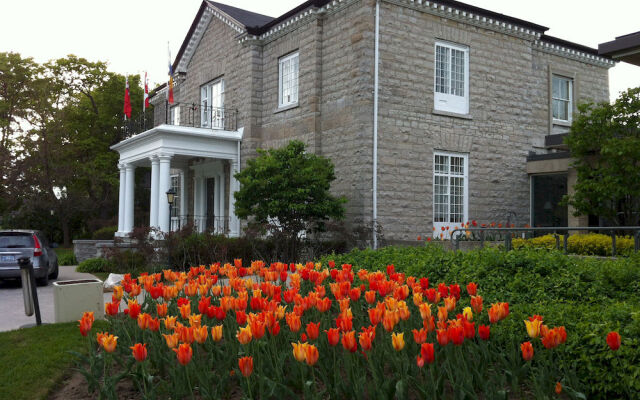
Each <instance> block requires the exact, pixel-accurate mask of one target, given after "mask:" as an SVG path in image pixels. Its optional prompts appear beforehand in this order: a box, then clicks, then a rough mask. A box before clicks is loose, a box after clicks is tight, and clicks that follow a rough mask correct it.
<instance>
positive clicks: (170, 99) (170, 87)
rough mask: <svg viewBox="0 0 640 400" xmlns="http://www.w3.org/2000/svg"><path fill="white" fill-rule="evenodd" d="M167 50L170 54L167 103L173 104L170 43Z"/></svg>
mask: <svg viewBox="0 0 640 400" xmlns="http://www.w3.org/2000/svg"><path fill="white" fill-rule="evenodd" d="M167 50H168V52H169V85H168V86H169V91H168V93H167V101H168V102H169V104H173V66H172V65H171V50H169V43H168V42H167Z"/></svg>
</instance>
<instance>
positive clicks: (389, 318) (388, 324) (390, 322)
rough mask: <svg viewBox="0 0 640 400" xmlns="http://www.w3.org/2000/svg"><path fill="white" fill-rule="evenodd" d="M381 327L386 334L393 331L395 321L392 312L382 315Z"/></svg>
mask: <svg viewBox="0 0 640 400" xmlns="http://www.w3.org/2000/svg"><path fill="white" fill-rule="evenodd" d="M382 326H383V327H384V330H386V331H387V332H391V331H393V328H394V327H395V326H396V319H395V316H394V313H393V312H391V311H387V312H385V313H384V317H382Z"/></svg>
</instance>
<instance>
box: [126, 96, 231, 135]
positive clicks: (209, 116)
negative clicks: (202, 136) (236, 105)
mask: <svg viewBox="0 0 640 400" xmlns="http://www.w3.org/2000/svg"><path fill="white" fill-rule="evenodd" d="M161 124H167V125H174V126H187V127H193V128H205V129H212V130H225V131H235V130H236V129H237V127H238V110H235V109H229V108H224V107H211V106H204V105H201V104H196V103H175V104H170V105H167V107H166V112H165V115H164V116H162V115H160V118H154V112H153V110H151V111H149V112H146V113H144V114H141V115H138V116H137V117H135V118H132V119H127V120H125V121H124V122H123V124H122V135H121V140H124V139H128V138H130V137H131V136H134V135H137V134H138V133H142V132H145V131H147V130H149V129H151V128H153V127H155V126H158V125H161Z"/></svg>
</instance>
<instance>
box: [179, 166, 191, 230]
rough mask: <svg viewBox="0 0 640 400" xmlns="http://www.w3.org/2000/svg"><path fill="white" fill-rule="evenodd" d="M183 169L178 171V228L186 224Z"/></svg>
mask: <svg viewBox="0 0 640 400" xmlns="http://www.w3.org/2000/svg"><path fill="white" fill-rule="evenodd" d="M185 176H186V172H185V170H184V169H181V170H180V215H179V216H178V217H179V218H178V221H180V227H182V226H183V225H184V224H186V223H187V201H189V199H188V198H187V179H186V177H185Z"/></svg>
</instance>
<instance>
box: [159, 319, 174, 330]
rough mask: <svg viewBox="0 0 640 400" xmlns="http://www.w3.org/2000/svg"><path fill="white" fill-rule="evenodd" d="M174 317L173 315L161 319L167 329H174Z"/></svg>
mask: <svg viewBox="0 0 640 400" xmlns="http://www.w3.org/2000/svg"><path fill="white" fill-rule="evenodd" d="M176 318H177V317H175V316H169V317H166V318H163V319H162V322H164V327H165V328H167V329H169V330H174V329H175V328H176Z"/></svg>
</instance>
